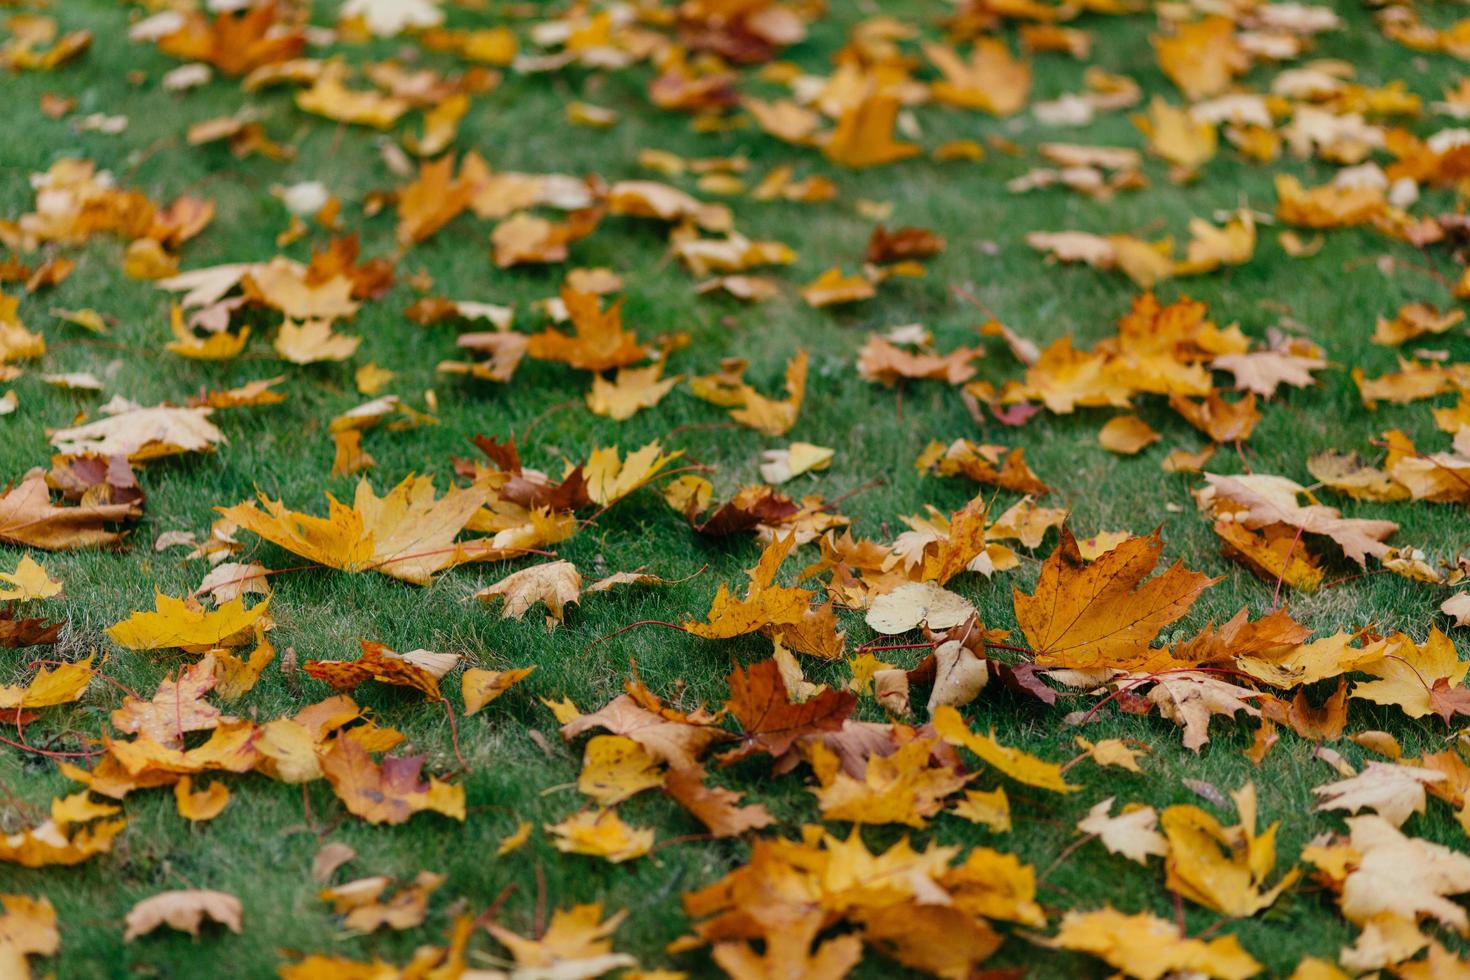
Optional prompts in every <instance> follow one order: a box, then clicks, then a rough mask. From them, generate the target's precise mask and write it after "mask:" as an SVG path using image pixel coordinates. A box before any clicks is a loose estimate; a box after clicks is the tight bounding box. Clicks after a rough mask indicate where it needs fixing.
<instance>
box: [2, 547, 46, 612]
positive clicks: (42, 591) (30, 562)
mask: <svg viewBox="0 0 1470 980" xmlns="http://www.w3.org/2000/svg"><path fill="white" fill-rule="evenodd" d="M0 582H4V583H7V584H8V585H10V586H11V587H10V588H4V587H3V586H0V599H8V600H14V601H17V602H30V601H32V600H35V599H50V598H51V597H52V596H56V595H60V594H61V583H60V582H57V581H54V580H53V579H52V578H51V576H50V575H49V574H47V572H46V569H44V568H42V567H41V565H40V563H39V562H37V561H36V560H35V559H34V558H32V557H31V556H30V555H22V556H21V559H20V561H19V562H18V563H17V564H16V566H15V571H13V572H0Z"/></svg>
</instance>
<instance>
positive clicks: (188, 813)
mask: <svg viewBox="0 0 1470 980" xmlns="http://www.w3.org/2000/svg"><path fill="white" fill-rule="evenodd" d="M229 802H230V790H229V787H227V786H226V785H225V784H224V783H221V782H218V781H215V782H212V783H210V784H209V788H208V789H205V790H201V791H199V792H197V793H196V792H194V789H193V784H192V783H191V782H190V779H189V777H188V776H184V777H183V778H181V779H180V780H179V781H178V782H176V783H174V803H175V805H176V806H177V807H178V810H179V816H181V817H183V818H184V819H185V820H188V821H190V822H193V823H198V822H201V821H204V820H213V819H214V818H215V817H217V816H219V815H220V814H221V813H223V812H224V810H225V807H226V806H228V805H229Z"/></svg>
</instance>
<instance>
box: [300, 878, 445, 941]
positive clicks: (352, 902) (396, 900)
mask: <svg viewBox="0 0 1470 980" xmlns="http://www.w3.org/2000/svg"><path fill="white" fill-rule="evenodd" d="M447 880H448V878H447V877H446V876H444V875H442V874H436V873H434V872H433V871H420V872H419V873H418V874H417V875H415V876H414V879H413V881H412V882H411V883H409V884H407V885H405V886H403V887H401V888H398V889H397V890H395V891H394V892H393V893H392V894H391V895H389V896H387V897H386V898H385V897H384V894H383V893H384V892H385V891H386V890H387V888H388V886H389V885H390V884H391V883H392V879H391V878H389V877H387V876H386V875H375V876H374V877H371V878H359V879H358V880H356V881H349V882H347V883H346V884H345V885H338V886H337V887H335V888H326V889H323V890H322V891H320V892H318V893H317V897H318V898H320V899H321V900H322V901H324V902H331V903H332V914H333V915H340V916H343V919H342V924H343V925H344V926H346V927H347V928H348V929H352V930H354V931H355V932H361V933H369V932H376V931H377V930H379V929H381V928H383V927H385V926H386V927H388V928H390V929H412V928H413V927H414V926H420V925H423V923H424V919H425V918H426V917H427V915H428V912H429V897H430V896H431V895H433V894H434V892H436V891H438V889H439V887H440V886H441V885H443V884H444V882H445V881H447Z"/></svg>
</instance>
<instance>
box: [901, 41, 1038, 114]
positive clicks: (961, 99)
mask: <svg viewBox="0 0 1470 980" xmlns="http://www.w3.org/2000/svg"><path fill="white" fill-rule="evenodd" d="M924 55H925V57H927V58H928V59H929V60H930V61H932V62H934V66H935V67H936V68H938V69H939V70H940V72H941V73H942V74H943V75H944V78H943V79H942V80H940V81H937V82H935V83H934V85H933V92H934V98H935V99H936V100H938V101H939V102H942V103H944V104H946V105H952V106H958V107H960V108H962V109H979V110H982V111H984V112H988V113H990V114H991V115H993V116H1010V115H1014V114H1015V113H1017V112H1019V111H1020V110H1021V109H1022V107H1024V106H1025V105H1026V94H1027V92H1029V91H1030V89H1031V65H1030V63H1029V62H1024V61H1017V60H1015V59H1014V58H1012V57H1011V53H1010V51H1008V50H1007V49H1006V45H1005V42H1004V41H1001V40H999V39H998V38H993V37H979V38H976V39H975V46H974V48H972V49H971V51H970V60H969V62H965V61H963V60H961V58H960V56H959V55H957V54H955V52H954V51H953V50H951V49H950V48H946V47H944V46H943V45H939V44H925V45H924Z"/></svg>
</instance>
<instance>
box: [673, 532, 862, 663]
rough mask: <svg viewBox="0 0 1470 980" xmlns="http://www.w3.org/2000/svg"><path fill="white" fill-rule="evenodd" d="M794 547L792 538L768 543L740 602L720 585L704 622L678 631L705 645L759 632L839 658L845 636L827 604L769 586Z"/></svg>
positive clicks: (793, 589)
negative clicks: (818, 604)
mask: <svg viewBox="0 0 1470 980" xmlns="http://www.w3.org/2000/svg"><path fill="white" fill-rule="evenodd" d="M795 547H796V535H795V534H787V535H785V536H783V537H779V538H774V539H772V541H771V543H770V544H768V545H767V546H766V548H765V550H764V551H762V552H761V557H760V561H758V562H757V563H756V566H755V567H754V568H752V569H750V570H748V572H747V573H746V574H747V575H749V576H750V586H749V588H747V589H746V591H745V596H744V598H741V599H736V598H735V597H734V596H732V595H731V594H730V589H729V586H727V585H725V584H724V583H721V584H720V588H719V591H717V592H716V593H715V597H714V599H713V601H711V603H710V610H709V616H708V617H707V618H708V622H705V623H700V622H697V621H694V620H689V621H686V622H685V623H684V624H683V628H684V629H685V630H686V631H688V632H690V633H692V634H694V635H695V636H698V637H703V638H704V639H707V640H716V639H729V638H730V637H734V636H742V635H744V634H746V633H754V632H757V631H759V632H762V633H765V634H767V635H769V636H771V637H772V638H773V639H774V640H776V641H778V642H782V643H786V644H788V645H789V646H791V648H792V649H794V650H798V651H800V652H802V653H810V654H813V655H815V656H819V657H823V658H825V659H828V660H831V659H835V658H836V657H839V656H841V654H842V644H843V638H844V636H845V634H843V633H839V632H838V631H837V621H836V617H835V616H834V614H833V612H832V604H831V603H830V602H829V603H827V604H826V605H822V606H817V607H812V606H811V604H810V603H811V601H812V599H813V598H814V597H815V593H813V592H812V591H810V590H809V589H800V588H796V587H794V586H779V585H775V584H774V582H775V578H776V572H777V570H778V569H779V568H780V567H781V563H782V562H784V561H785V560H786V556H787V555H789V554H790V553H791V550H792V549H793V548H795Z"/></svg>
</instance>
